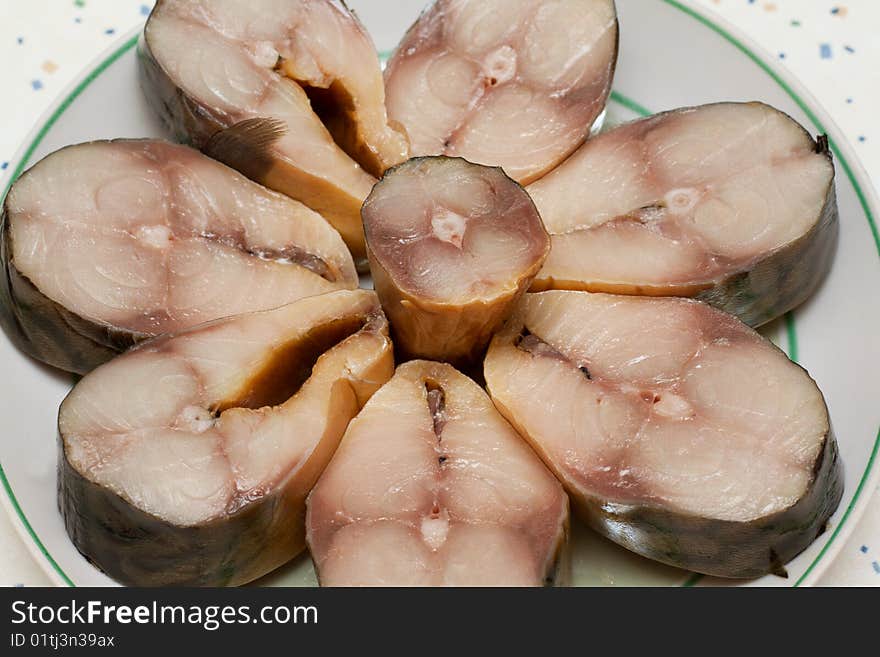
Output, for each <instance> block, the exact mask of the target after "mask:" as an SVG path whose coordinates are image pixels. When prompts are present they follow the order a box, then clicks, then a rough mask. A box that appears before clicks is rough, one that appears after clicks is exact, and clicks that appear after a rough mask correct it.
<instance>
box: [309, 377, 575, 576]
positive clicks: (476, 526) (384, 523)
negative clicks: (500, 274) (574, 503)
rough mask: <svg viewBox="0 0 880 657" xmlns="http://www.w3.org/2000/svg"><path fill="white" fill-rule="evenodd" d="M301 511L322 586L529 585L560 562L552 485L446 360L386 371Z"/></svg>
mask: <svg viewBox="0 0 880 657" xmlns="http://www.w3.org/2000/svg"><path fill="white" fill-rule="evenodd" d="M307 506H308V512H307V516H306V527H307V529H306V532H307V533H306V536H307V540H308V544H309V549H310V550H311V553H312V558H313V559H314V561H315V566H316V569H317V572H318V578H319V580H320V582H321V585H322V586H540V585H542V584H547V583H553V582H554V581H555V577H556V576H557V570H558V569H560V568H564V565H565V563H564V559H562V556H563V552H562V549H563V547H564V545H565V542H566V539H567V534H568V498H567V497H566V495H565V493H564V492H563V491H562V488H561V486H560V485H559V483H558V482H557V481H556V480H555V479H554V478H553V476H552V475H551V474H550V473H549V472H548V471H547V469H546V468H545V467H544V465H543V464H542V463H541V461H540V459H539V458H538V457H537V456H535V454H534V453H533V452H532V451H531V450H530V449H529V447H528V446H527V445H526V444H525V443H524V442H523V441H522V439H521V438H520V437H519V436H518V435H517V434H516V432H515V431H514V430H513V429H512V428H511V427H510V425H509V424H508V423H507V422H506V421H505V420H504V418H502V417H501V416H500V415H499V414H498V412H497V411H496V410H495V409H494V408H493V406H492V402H491V401H490V400H489V398H488V397H487V396H486V394H485V393H484V392H483V391H482V390H481V389H480V388H479V386H477V385H476V384H475V383H474V382H473V381H471V380H470V379H468V378H467V377H465V376H464V375H463V374H460V373H459V372H457V371H456V370H455V369H453V368H452V367H451V366H450V365H447V364H445V363H433V362H428V361H411V362H409V363H406V364H405V365H401V366H400V367H399V368H397V372H396V373H395V374H394V377H393V378H392V379H391V381H390V382H388V383H387V384H385V386H383V387H382V388H381V389H380V390H379V391H378V392H377V393H376V394H375V395H374V396H373V398H372V399H371V400H370V401H369V402H368V403H367V405H366V406H365V407H364V410H363V411H362V412H361V413H360V414H359V415H358V416H357V418H355V419H354V420H353V421H352V422H351V424H350V425H349V428H348V431H347V432H346V434H345V437H344V438H343V440H342V444H341V445H340V446H339V449H338V450H337V452H336V455H335V456H334V457H333V460H332V461H331V463H330V465H329V466H328V467H327V469H326V470H325V472H324V474H323V475H322V476H321V479H320V480H319V481H318V484H317V485H316V486H315V488H314V490H313V491H312V493H311V495H309V499H308V503H307ZM560 572H562V571H560Z"/></svg>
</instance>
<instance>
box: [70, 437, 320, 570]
mask: <svg viewBox="0 0 880 657" xmlns="http://www.w3.org/2000/svg"><path fill="white" fill-rule="evenodd" d="M316 456H317V458H316ZM328 458H329V457H328V456H326V455H317V454H313V455H312V457H311V458H310V459H309V460H310V465H309V467H311V468H312V470H313V474H312V476H311V477H310V479H311V481H312V483H314V481H315V480H317V478H318V475H320V472H321V468H319V466H318V464H319V463H324V462H326V460H327V459H328ZM303 467H306V466H305V465H304V466H303ZM307 493H308V488H307V489H306V490H305V491H303V492H301V493H300V494H299V495H298V496H296V497H292V498H291V497H284V496H281V495H277V494H276V495H272V496H271V497H270V498H269V499H266V498H263V499H262V500H261V502H260V503H259V504H246V505H245V506H243V507H242V508H241V509H240V510H239V511H237V512H236V513H235V514H233V515H231V516H227V517H225V518H222V519H215V520H213V521H211V522H208V523H205V524H201V525H196V526H193V527H179V526H176V525H173V524H171V523H169V522H166V521H164V520H162V519H160V518H157V517H155V516H153V515H150V514H148V513H145V512H144V511H142V510H140V509H138V508H136V507H134V506H132V505H131V504H129V503H128V502H127V501H125V500H124V499H122V498H121V497H119V496H118V495H117V494H116V493H114V492H112V491H110V490H109V489H107V488H105V487H103V486H99V485H98V484H96V483H94V482H91V481H89V480H88V479H86V478H85V477H83V476H82V475H81V474H80V473H79V472H78V471H77V470H76V468H74V467H73V466H71V465H70V463H69V461H68V460H67V455H66V454H65V452H64V445H63V442H62V441H61V439H60V437H59V453H58V509H59V511H60V512H61V515H62V517H63V519H64V527H65V529H66V530H67V534H68V536H70V540H71V541H73V544H74V545H75V546H76V548H77V550H79V551H80V552H81V553H82V554H83V556H85V557H86V559H88V560H89V561H90V562H91V563H93V564H94V565H95V566H97V567H98V568H99V569H101V570H102V571H104V572H105V573H106V574H107V575H109V576H110V577H112V578H113V579H115V580H117V581H118V582H120V583H122V584H126V585H131V586H235V585H238V584H243V583H246V582H249V581H251V580H253V579H256V578H257V577H260V576H262V575H264V574H265V573H266V572H268V571H270V570H272V569H274V568H276V567H278V566H280V565H282V564H284V563H286V562H287V561H289V560H290V555H291V554H295V553H297V552H299V551H300V550H301V549H302V547H303V546H304V545H305V528H304V527H305V524H304V523H305V513H304V509H305V504H304V500H305V496H306V494H307ZM79 509H88V513H80V512H79V511H78V510H79ZM279 517H283V518H295V521H294V522H291V523H290V524H289V525H288V524H285V525H284V527H280V526H279V525H278V523H277V520H276V519H277V518H279ZM270 530H271V531H270ZM282 530H283V531H282ZM267 546H271V547H269V548H267ZM267 564H270V567H267Z"/></svg>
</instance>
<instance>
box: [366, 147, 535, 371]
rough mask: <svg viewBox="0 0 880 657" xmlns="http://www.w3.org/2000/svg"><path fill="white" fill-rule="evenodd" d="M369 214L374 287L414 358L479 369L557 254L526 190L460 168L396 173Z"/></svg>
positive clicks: (417, 163)
mask: <svg viewBox="0 0 880 657" xmlns="http://www.w3.org/2000/svg"><path fill="white" fill-rule="evenodd" d="M362 214H363V219H364V231H365V233H366V237H367V253H368V256H369V261H370V270H371V272H372V274H373V282H374V284H375V286H376V291H377V292H378V294H379V298H380V299H381V300H382V306H383V308H384V309H385V312H386V313H387V314H388V318H389V320H391V327H392V331H393V333H394V342H395V345H396V346H397V347H398V349H399V350H400V352H401V353H402V354H404V355H406V356H407V357H418V358H431V359H435V360H447V361H450V362H452V363H453V364H458V365H462V366H465V365H468V364H471V363H473V362H474V361H475V360H478V359H479V357H480V356H482V353H483V351H484V350H485V348H486V345H488V344H489V340H490V339H491V337H492V334H493V333H494V332H495V331H496V330H497V329H498V328H499V327H500V326H501V324H502V323H503V322H504V320H505V319H506V318H507V316H508V315H509V314H510V312H511V310H512V308H513V306H514V304H515V303H516V301H517V299H519V297H520V296H521V295H522V294H523V292H525V290H526V289H527V288H528V286H529V284H530V283H531V281H532V278H533V277H534V276H535V274H536V273H537V272H538V270H539V269H540V268H541V264H542V263H543V262H544V258H546V256H547V251H548V249H549V248H550V240H549V238H548V236H547V231H545V230H544V226H543V224H542V223H541V218H540V217H539V216H538V213H537V211H536V210H535V205H534V203H532V200H531V199H530V198H529V195H528V194H526V193H525V191H523V189H522V187H520V186H519V185H517V184H516V183H515V182H513V181H512V180H511V179H510V178H508V177H507V176H506V175H504V172H503V171H502V170H501V169H500V168H489V167H483V166H480V165H476V164H471V163H470V162H467V161H465V160H463V159H461V158H448V157H421V158H414V159H412V160H409V161H407V162H404V163H403V164H401V165H398V166H397V167H395V168H394V169H392V170H390V171H389V172H388V173H387V174H385V177H384V178H383V179H382V181H381V182H379V184H377V185H376V187H375V188H373V191H372V192H371V193H370V196H369V197H368V198H367V200H366V202H365V203H364V207H363V210H362Z"/></svg>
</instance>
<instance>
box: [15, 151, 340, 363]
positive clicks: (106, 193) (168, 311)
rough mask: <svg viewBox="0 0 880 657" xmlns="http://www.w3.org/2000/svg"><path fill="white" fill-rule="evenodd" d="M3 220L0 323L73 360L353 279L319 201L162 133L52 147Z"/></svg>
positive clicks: (51, 356)
mask: <svg viewBox="0 0 880 657" xmlns="http://www.w3.org/2000/svg"><path fill="white" fill-rule="evenodd" d="M2 233H3V236H2V237H3V239H2V260H3V265H4V268H5V275H4V276H3V286H2V297H3V302H4V303H2V304H0V305H2V315H0V316H2V319H3V323H4V328H5V329H6V331H7V333H8V334H9V336H10V337H11V338H12V339H13V340H14V341H15V342H16V344H18V345H19V346H20V347H21V348H22V349H23V350H24V351H25V352H27V353H28V354H30V355H31V356H34V357H35V358H38V359H40V360H43V361H45V362H47V363H49V364H50V365H54V366H55V367H59V368H61V369H65V370H69V371H73V372H78V373H84V372H87V371H89V370H90V369H92V368H93V367H95V366H96V365H98V364H100V363H102V362H104V361H106V360H108V359H109V358H111V357H112V356H113V355H115V354H116V353H117V352H119V351H122V350H124V349H126V348H127V347H129V346H131V345H132V344H134V343H135V342H137V341H139V340H142V339H145V338H148V337H151V336H154V335H157V334H159V333H164V332H167V331H177V330H180V329H183V328H186V327H189V326H193V325H195V324H199V323H202V322H205V321H209V320H213V319H217V318H219V317H225V316H228V315H232V314H236V313H243V312H250V311H255V310H264V309H267V308H274V307H276V306H279V305H282V304H285V303H289V302H291V301H294V300H296V299H299V298H302V297H306V296H311V295H313V294H320V293H323V292H329V291H332V290H335V289H343V288H348V289H351V288H354V287H356V286H357V273H356V272H355V269H354V263H353V261H352V258H351V255H350V253H349V252H348V250H347V249H346V247H345V244H344V243H343V241H342V239H341V238H340V236H339V234H338V233H337V232H336V231H335V230H334V229H333V228H332V227H331V226H330V225H329V224H328V223H327V222H326V221H324V220H323V219H322V218H321V217H320V215H318V214H317V213H315V212H313V211H312V210H309V209H308V208H307V207H305V206H304V205H302V204H300V203H298V202H296V201H292V200H291V199H289V198H287V197H285V196H283V195H281V194H277V193H275V192H271V191H270V190H267V189H265V188H263V187H261V186H259V185H257V184H256V183H253V182H251V181H250V180H248V179H247V178H245V177H244V176H242V175H241V174H239V173H238V172H236V171H234V170H232V169H229V168H228V167H226V166H224V165H222V164H219V163H218V162H215V161H214V160H211V159H210V158H207V157H205V156H204V155H202V154H201V153H199V152H198V151H195V150H193V149H191V148H188V147H186V146H179V145H176V144H169V143H167V142H163V141H158V140H149V139H134V140H115V141H103V142H90V143H85V144H78V145H75V146H69V147H66V148H63V149H61V150H59V151H56V152H55V153H52V154H50V155H48V156H47V157H45V158H44V159H43V160H41V161H40V162H38V163H37V164H36V165H34V166H33V167H32V168H31V169H29V170H28V171H27V172H25V174H24V175H23V176H22V177H21V178H19V180H17V181H16V182H15V184H14V185H13V186H12V188H11V190H10V192H9V195H8V196H7V198H6V200H5V203H4V206H3V224H2Z"/></svg>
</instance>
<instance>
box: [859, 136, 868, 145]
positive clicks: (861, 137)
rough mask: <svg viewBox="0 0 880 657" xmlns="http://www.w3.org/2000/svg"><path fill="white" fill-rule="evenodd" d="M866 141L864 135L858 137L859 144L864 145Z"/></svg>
mask: <svg viewBox="0 0 880 657" xmlns="http://www.w3.org/2000/svg"><path fill="white" fill-rule="evenodd" d="M867 139H868V138H867V137H865V135H859V141H860V142H861V143H863V144H864V143H865V142H866V141H867Z"/></svg>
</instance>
